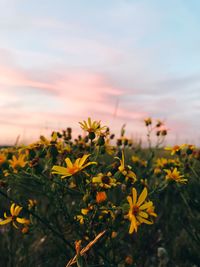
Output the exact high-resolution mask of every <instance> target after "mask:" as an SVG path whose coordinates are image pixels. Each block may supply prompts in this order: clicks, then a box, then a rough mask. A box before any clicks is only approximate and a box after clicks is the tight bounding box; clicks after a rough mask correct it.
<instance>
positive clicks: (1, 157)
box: [0, 154, 7, 166]
mask: <svg viewBox="0 0 200 267" xmlns="http://www.w3.org/2000/svg"><path fill="white" fill-rule="evenodd" d="M6 158H7V157H6V155H4V154H0V166H1V165H2V164H3V163H4V162H5V161H6Z"/></svg>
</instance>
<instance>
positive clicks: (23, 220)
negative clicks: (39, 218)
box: [0, 203, 30, 228]
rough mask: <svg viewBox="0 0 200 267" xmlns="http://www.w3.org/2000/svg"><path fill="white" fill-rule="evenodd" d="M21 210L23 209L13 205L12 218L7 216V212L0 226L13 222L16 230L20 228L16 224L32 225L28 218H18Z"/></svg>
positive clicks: (11, 209)
mask: <svg viewBox="0 0 200 267" xmlns="http://www.w3.org/2000/svg"><path fill="white" fill-rule="evenodd" d="M21 210H22V207H20V206H18V205H16V204H15V203H13V204H12V205H11V207H10V216H7V214H6V212H4V218H5V220H2V221H0V225H5V224H8V223H10V222H12V224H13V226H14V227H15V228H19V227H18V225H17V224H16V223H20V224H24V225H28V224H30V220H28V219H26V218H20V217H18V215H19V213H20V212H21Z"/></svg>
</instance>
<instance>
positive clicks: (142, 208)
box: [140, 201, 153, 210]
mask: <svg viewBox="0 0 200 267" xmlns="http://www.w3.org/2000/svg"><path fill="white" fill-rule="evenodd" d="M151 206H153V202H152V201H148V202H146V203H144V204H143V205H141V206H140V210H146V209H148V208H149V207H151Z"/></svg>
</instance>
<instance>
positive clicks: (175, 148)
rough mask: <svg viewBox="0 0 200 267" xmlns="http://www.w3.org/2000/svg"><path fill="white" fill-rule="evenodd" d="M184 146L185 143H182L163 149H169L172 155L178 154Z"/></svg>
mask: <svg viewBox="0 0 200 267" xmlns="http://www.w3.org/2000/svg"><path fill="white" fill-rule="evenodd" d="M183 148H185V144H183V145H180V146H178V145H175V146H173V147H165V150H169V151H171V155H172V156H173V155H174V154H180V152H181V150H182V149H183Z"/></svg>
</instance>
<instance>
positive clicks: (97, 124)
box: [79, 118, 107, 134]
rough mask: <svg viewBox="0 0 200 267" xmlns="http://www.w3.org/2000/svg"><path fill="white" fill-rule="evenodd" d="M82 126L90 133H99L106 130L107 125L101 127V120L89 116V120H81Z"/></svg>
mask: <svg viewBox="0 0 200 267" xmlns="http://www.w3.org/2000/svg"><path fill="white" fill-rule="evenodd" d="M79 124H80V125H81V128H82V129H83V130H84V131H87V132H88V133H94V134H95V133H99V132H101V131H102V130H105V129H106V128H107V127H106V126H103V127H101V121H93V122H92V121H91V118H88V120H87V121H83V122H79Z"/></svg>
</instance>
